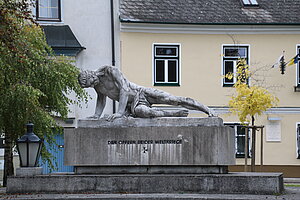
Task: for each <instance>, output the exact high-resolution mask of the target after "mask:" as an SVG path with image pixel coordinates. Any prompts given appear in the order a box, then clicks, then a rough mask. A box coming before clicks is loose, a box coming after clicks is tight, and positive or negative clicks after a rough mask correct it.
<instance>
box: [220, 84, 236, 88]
mask: <svg viewBox="0 0 300 200" xmlns="http://www.w3.org/2000/svg"><path fill="white" fill-rule="evenodd" d="M233 86H234V84H223V87H233Z"/></svg>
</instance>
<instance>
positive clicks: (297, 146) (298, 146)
mask: <svg viewBox="0 0 300 200" xmlns="http://www.w3.org/2000/svg"><path fill="white" fill-rule="evenodd" d="M298 128H299V129H300V122H296V138H295V139H296V140H295V141H296V158H297V159H300V152H299V153H298V151H300V144H299V145H298V139H300V138H298ZM299 131H300V130H299ZM299 143H300V142H299Z"/></svg>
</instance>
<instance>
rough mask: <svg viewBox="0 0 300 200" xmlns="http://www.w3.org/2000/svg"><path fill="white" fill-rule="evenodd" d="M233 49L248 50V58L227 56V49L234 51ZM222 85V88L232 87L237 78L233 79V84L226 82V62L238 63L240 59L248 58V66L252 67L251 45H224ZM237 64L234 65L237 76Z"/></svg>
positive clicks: (222, 53)
mask: <svg viewBox="0 0 300 200" xmlns="http://www.w3.org/2000/svg"><path fill="white" fill-rule="evenodd" d="M232 48H236V49H238V48H246V50H247V52H246V56H245V57H239V56H225V49H232ZM221 55H222V59H221V75H222V79H221V85H222V87H232V86H233V85H234V84H235V83H236V77H235V76H234V77H233V82H230V83H228V82H225V61H231V60H232V61H237V60H238V59H239V58H246V61H247V64H248V65H250V45H249V44H223V45H222V47H221ZM236 64H237V62H235V63H234V68H233V72H234V75H235V74H236V70H237V69H236Z"/></svg>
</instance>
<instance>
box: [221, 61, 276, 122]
mask: <svg viewBox="0 0 300 200" xmlns="http://www.w3.org/2000/svg"><path fill="white" fill-rule="evenodd" d="M251 75H252V74H251V71H250V70H249V66H248V65H247V64H246V60H245V59H240V60H239V61H238V64H237V73H236V80H237V81H236V83H235V84H234V88H235V89H236V94H235V95H233V96H231V99H230V101H229V107H230V110H231V111H232V112H233V113H234V114H237V115H238V117H239V120H240V121H241V122H242V123H246V122H248V123H249V122H250V121H252V125H254V121H255V116H257V115H261V114H262V113H263V112H264V111H266V110H267V109H269V108H271V107H273V106H275V105H277V103H278V101H279V100H278V98H277V97H275V96H274V95H272V94H271V93H270V92H269V91H268V90H267V89H265V88H263V87H261V86H255V85H254V86H249V85H248V80H249V78H250V77H251ZM226 77H227V78H233V77H234V74H226Z"/></svg>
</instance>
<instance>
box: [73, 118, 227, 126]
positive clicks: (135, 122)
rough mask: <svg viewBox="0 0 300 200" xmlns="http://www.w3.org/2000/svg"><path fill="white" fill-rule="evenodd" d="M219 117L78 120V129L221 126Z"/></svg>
mask: <svg viewBox="0 0 300 200" xmlns="http://www.w3.org/2000/svg"><path fill="white" fill-rule="evenodd" d="M223 125H224V124H223V120H222V119H221V118H219V117H206V118H200V117H158V118H149V119H146V118H132V117H129V118H121V119H115V120H114V121H112V122H109V121H107V120H106V119H103V118H101V119H97V120H96V119H79V120H78V128H99V127H114V128H116V127H161V126H164V127H166V126H167V127H170V126H172V127H178V126H223Z"/></svg>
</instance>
